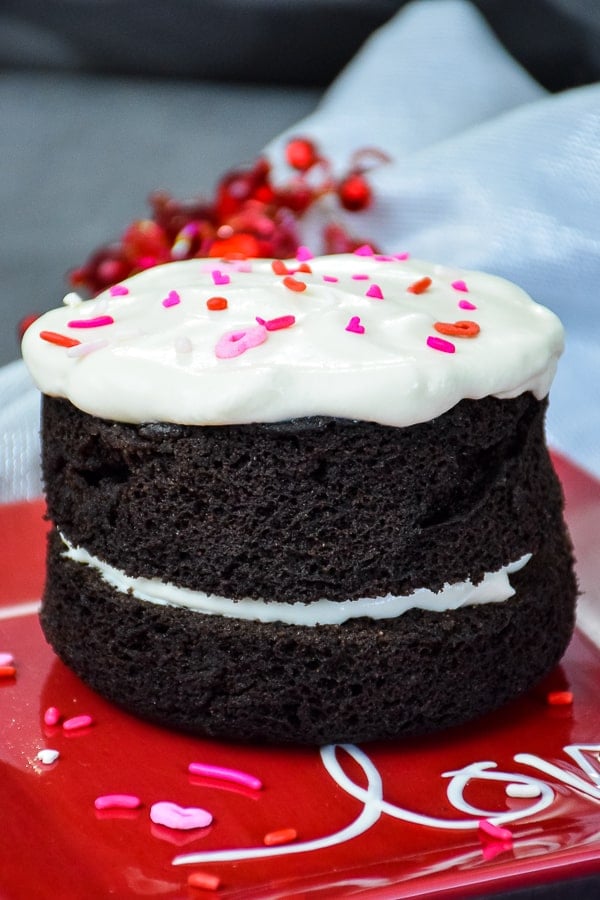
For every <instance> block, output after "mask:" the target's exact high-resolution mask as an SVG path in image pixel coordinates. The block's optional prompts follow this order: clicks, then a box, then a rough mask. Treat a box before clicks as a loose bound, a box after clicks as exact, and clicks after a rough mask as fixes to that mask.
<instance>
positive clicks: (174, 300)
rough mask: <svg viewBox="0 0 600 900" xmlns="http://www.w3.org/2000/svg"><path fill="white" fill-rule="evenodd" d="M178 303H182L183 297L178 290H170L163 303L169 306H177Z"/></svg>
mask: <svg viewBox="0 0 600 900" xmlns="http://www.w3.org/2000/svg"><path fill="white" fill-rule="evenodd" d="M178 303H181V297H180V296H179V294H178V293H177V291H169V293H168V295H167V296H166V297H165V299H164V300H163V301H162V305H163V306H165V307H167V308H168V307H169V306H177V304H178Z"/></svg>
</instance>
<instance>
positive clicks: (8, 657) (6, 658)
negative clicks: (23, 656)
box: [0, 651, 15, 666]
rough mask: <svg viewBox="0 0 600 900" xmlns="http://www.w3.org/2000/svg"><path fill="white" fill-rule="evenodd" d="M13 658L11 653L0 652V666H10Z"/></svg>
mask: <svg viewBox="0 0 600 900" xmlns="http://www.w3.org/2000/svg"><path fill="white" fill-rule="evenodd" d="M14 661H15V658H14V656H13V655H12V653H9V652H8V651H7V652H6V653H0V666H12V664H13V663H14Z"/></svg>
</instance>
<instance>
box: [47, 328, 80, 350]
mask: <svg viewBox="0 0 600 900" xmlns="http://www.w3.org/2000/svg"><path fill="white" fill-rule="evenodd" d="M40 337H41V339H42V340H43V341H48V343H49V344H57V345H58V346H59V347H76V346H77V344H80V343H81V341H77V340H76V339H75V338H72V337H67V335H66V334H59V333H58V331H40Z"/></svg>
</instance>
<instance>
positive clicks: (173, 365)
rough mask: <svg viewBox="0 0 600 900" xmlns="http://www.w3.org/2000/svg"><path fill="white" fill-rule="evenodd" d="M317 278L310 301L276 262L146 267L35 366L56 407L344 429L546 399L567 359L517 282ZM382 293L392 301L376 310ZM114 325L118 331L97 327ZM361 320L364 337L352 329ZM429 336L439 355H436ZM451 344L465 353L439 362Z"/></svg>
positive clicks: (338, 269) (417, 265)
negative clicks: (355, 422) (348, 422)
mask: <svg viewBox="0 0 600 900" xmlns="http://www.w3.org/2000/svg"><path fill="white" fill-rule="evenodd" d="M308 264H309V266H310V268H311V269H312V272H311V273H305V272H297V273H296V274H295V275H294V276H293V277H294V280H295V281H296V282H299V281H301V282H303V283H304V284H306V289H305V290H302V291H295V290H292V289H290V288H289V287H286V285H285V283H284V277H283V276H281V275H276V274H275V273H274V272H273V270H272V267H271V262H270V261H269V260H252V261H243V262H225V261H221V260H214V261H212V260H205V259H194V260H189V261H184V262H175V263H169V264H167V265H163V266H157V267H155V268H152V269H148V270H147V271H145V272H142V273H140V274H139V275H136V276H134V277H133V278H130V279H128V280H127V281H125V282H123V284H122V285H119V289H118V290H119V292H118V293H117V294H116V295H114V296H113V295H111V292H109V291H105V292H104V293H103V294H101V295H99V296H98V297H97V298H96V299H95V300H88V301H82V302H81V303H80V304H79V305H77V304H76V299H74V296H73V294H69V295H67V303H66V305H63V307H62V308H60V309H56V310H52V311H51V312H48V313H46V314H44V315H43V316H41V317H40V318H39V319H37V320H36V321H35V322H34V323H33V325H31V326H30V328H29V329H28V331H27V332H26V334H25V337H24V340H23V355H24V357H25V361H26V363H27V366H28V368H29V370H30V372H31V374H32V376H33V378H34V380H35V382H36V383H37V385H38V387H39V388H40V389H41V390H42V391H43V392H44V393H46V394H49V395H52V396H58V397H66V398H68V399H69V400H70V401H71V402H72V403H73V404H74V405H75V406H77V407H79V408H80V409H82V410H84V411H85V412H88V413H91V414H93V415H97V416H100V417H102V418H106V419H114V420H118V421H123V422H133V423H136V422H152V421H164V422H178V423H181V424H190V425H216V424H243V423H251V422H275V421H284V420H287V419H290V418H295V417H301V416H310V415H331V416H339V417H343V418H348V419H362V420H365V421H374V422H379V423H381V424H384V425H393V426H405V425H411V424H415V423H417V422H423V421H427V420H430V419H432V418H434V417H436V416H438V415H440V414H441V413H443V412H445V411H446V410H448V409H450V408H451V407H453V406H454V405H455V404H456V403H458V402H459V401H460V400H461V399H464V398H473V399H479V398H482V397H485V396H490V395H492V396H495V397H501V398H509V397H515V396H518V395H519V394H521V393H523V392H524V391H528V390H530V391H532V392H533V393H534V394H535V396H536V397H538V399H539V398H542V397H544V396H545V395H546V394H547V393H548V390H549V387H550V383H551V381H552V378H553V376H554V372H555V368H556V362H557V359H558V357H559V356H560V354H561V352H562V349H563V330H562V326H561V324H560V322H559V320H558V319H557V318H556V316H555V315H554V314H553V313H551V312H550V311H549V310H547V309H545V308H544V307H542V306H540V305H538V304H536V303H534V301H533V300H531V298H530V297H529V296H528V295H527V294H526V293H525V292H524V291H522V290H521V289H520V288H518V287H516V286H515V285H513V284H511V283H510V282H508V281H505V280H504V279H501V278H498V277H496V276H492V275H487V274H483V273H479V272H465V271H459V270H456V269H448V268H445V267H442V266H437V265H433V264H431V263H426V262H421V261H417V260H399V259H395V258H391V257H386V258H382V257H377V256H373V255H358V254H344V255H339V256H329V257H320V258H317V259H310V260H309V263H308ZM287 265H288V267H289V268H290V269H295V268H297V267H298V265H299V263H297V262H296V261H292V262H288V263H287ZM353 276H354V277H353ZM356 276H366V277H362V278H361V277H356ZM424 277H429V278H431V280H432V282H431V285H430V286H429V287H428V288H427V289H426V290H425V291H424V292H422V293H411V292H409V291H407V288H408V287H409V286H411V285H412V284H414V283H415V282H417V281H419V280H420V279H422V278H424ZM331 278H333V279H337V280H329V279H331ZM453 284H454V285H458V287H457V286H454V287H453ZM374 286H376V287H374ZM465 287H466V288H467V290H465ZM370 288H372V289H373V290H372V293H375V295H377V293H380V294H381V295H382V297H383V299H379V298H378V297H377V296H367V291H368V290H369V289H370ZM377 288H378V289H379V291H377ZM113 290H114V289H113ZM125 291H127V292H125ZM215 296H219V297H224V298H225V299H226V300H227V304H228V305H227V308H226V309H221V310H211V309H208V308H207V306H206V302H207V300H209V298H211V297H215ZM165 301H166V302H165ZM461 302H462V304H463V305H462V306H460V305H459V304H461ZM465 303H467V304H470V305H471V306H473V307H475V308H473V309H471V308H465V306H464V304H465ZM284 316H286V317H290V316H293V317H294V319H295V321H294V323H293V324H292V325H290V326H289V327H283V328H279V329H277V330H269V329H268V327H267V328H265V327H264V326H262V327H261V326H260V325H258V324H257V317H259V318H260V319H262V320H265V321H267V323H268V322H269V320H273V319H279V318H281V317H284ZM107 317H108V319H109V320H110V319H112V320H113V321H112V323H110V324H100V323H101V322H102V321H107ZM357 317H358V319H357ZM352 320H353V321H354V325H355V330H350V331H349V330H347V326H348V324H349V323H350V322H351V321H352ZM464 320H469V321H472V322H476V323H477V325H479V327H480V331H479V333H478V334H477V335H476V336H475V337H455V336H451V335H450V336H448V335H447V334H440V333H439V332H438V331H437V330H436V329H435V328H434V323H436V322H439V321H441V322H445V323H455V322H456V321H464ZM74 321H75V323H76V324H75V325H73V324H70V323H72V322H74ZM288 321H289V320H288ZM82 322H83V323H84V324H87V323H90V325H91V327H82V324H81V323H82ZM95 322H96V323H97V324H94V323H95ZM361 328H364V331H363V332H361ZM250 329H252V331H251V332H250V334H249V335H248V334H246V336H245V337H242V338H241V339H240V334H242V333H243V332H247V331H248V330H250ZM43 331H45V332H54V333H58V334H59V335H63V336H67V337H69V338H71V339H75V340H77V341H79V343H78V344H77V345H76V346H73V347H72V348H65V347H63V346H59V345H57V344H55V343H51V342H48V341H47V340H44V339H42V338H40V332H43ZM232 333H233V335H234V337H233V339H232V338H231V335H232ZM431 338H433V339H434V341H433V343H434V345H435V344H436V342H437V343H438V347H436V346H431V341H430V343H429V344H428V339H431ZM245 341H248V342H249V343H250V344H252V346H249V347H248V349H246V350H245V352H242V353H240V354H239V355H235V356H231V357H226V358H221V357H220V356H218V355H217V352H219V351H217V347H218V346H219V347H221V348H223V347H225V352H227V351H228V349H229V350H231V349H232V348H233V350H234V351H235V350H239V349H240V348H241V347H242V346H244V342H245ZM440 341H442V342H446V345H445V346H446V348H447V349H451V347H450V348H449V347H448V344H450V345H451V346H452V347H454V352H444V351H443V350H442V349H439V342H440ZM234 345H235V346H234ZM442 346H444V345H442Z"/></svg>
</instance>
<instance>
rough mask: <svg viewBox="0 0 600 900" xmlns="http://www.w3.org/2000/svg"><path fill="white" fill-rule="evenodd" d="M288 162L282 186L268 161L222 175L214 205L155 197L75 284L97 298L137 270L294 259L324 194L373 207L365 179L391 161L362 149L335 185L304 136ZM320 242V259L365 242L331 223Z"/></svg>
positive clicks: (73, 276)
mask: <svg viewBox="0 0 600 900" xmlns="http://www.w3.org/2000/svg"><path fill="white" fill-rule="evenodd" d="M285 158H286V162H287V164H288V165H289V166H290V168H291V169H292V170H293V174H292V176H291V177H290V179H289V180H288V181H287V182H285V183H284V184H282V185H274V184H273V181H272V171H271V166H270V164H269V162H268V161H267V160H266V159H264V158H259V159H258V160H257V161H256V162H255V163H254V165H253V166H252V167H251V168H249V169H247V170H242V169H240V170H235V171H233V172H230V173H229V174H227V175H225V176H224V177H223V178H222V179H221V181H220V182H219V184H218V185H217V188H216V191H215V196H214V198H213V199H212V200H211V201H207V200H202V199H196V200H190V201H181V200H176V199H174V198H173V197H171V196H170V195H169V194H168V193H166V192H164V191H157V192H155V193H153V194H152V195H151V196H150V198H149V202H150V206H151V215H150V217H149V218H147V219H142V220H138V221H135V222H133V223H132V224H131V225H129V227H128V228H127V229H126V230H125V232H124V234H123V235H122V237H121V239H120V240H119V241H117V242H115V243H112V244H108V245H105V246H103V247H100V248H99V249H98V250H96V251H95V252H94V253H92V255H91V256H90V257H89V259H88V260H87V262H86V263H85V264H84V265H83V266H80V267H79V268H77V269H75V270H74V271H72V272H71V273H70V275H69V281H70V284H71V285H72V286H73V287H74V288H76V289H78V290H80V289H83V290H84V291H87V292H89V293H91V294H92V295H93V294H97V293H99V292H100V291H102V290H104V289H105V288H107V287H109V286H110V285H113V284H115V283H116V282H118V281H121V280H122V279H124V278H127V277H128V276H129V275H133V274H134V273H135V272H139V271H141V270H143V269H148V268H150V267H151V266H155V265H159V264H161V263H166V262H173V261H175V260H182V259H192V258H194V257H207V256H209V257H218V258H223V257H229V258H243V257H251V256H256V257H267V258H276V259H285V258H287V257H291V256H294V254H295V253H296V250H297V248H298V246H299V244H300V237H299V235H298V229H297V225H298V221H299V220H300V219H301V217H302V216H303V215H304V214H305V213H306V212H307V211H308V210H309V209H310V208H311V207H312V206H313V205H314V204H315V203H317V202H318V201H320V200H322V199H323V198H324V197H325V196H330V197H333V198H334V200H335V201H336V203H337V204H338V205H339V206H341V207H342V208H343V209H345V210H348V211H350V212H359V211H361V210H364V209H366V208H368V207H369V206H370V204H371V203H372V199H373V197H372V190H371V188H370V186H369V184H368V181H367V179H366V177H365V174H366V172H367V171H368V170H369V169H371V168H372V167H373V166H374V165H377V164H380V163H382V162H386V161H387V157H386V156H385V155H384V154H383V153H380V152H379V151H377V150H371V149H367V150H361V151H358V152H357V153H356V154H355V155H354V157H353V158H352V161H351V166H350V170H349V171H348V172H347V174H346V175H344V176H343V177H342V178H340V179H336V178H335V177H334V176H333V175H332V172H331V166H330V164H329V162H328V161H327V159H325V157H323V156H321V155H320V154H319V152H318V150H317V148H316V146H315V144H314V143H313V142H312V141H310V140H308V139H306V138H294V139H292V140H290V141H289V142H288V144H287V146H286V148H285ZM322 242H323V248H322V252H323V253H346V252H351V251H353V250H355V249H356V248H357V247H358V246H360V245H361V244H363V243H364V242H365V241H364V239H362V238H361V239H355V238H353V237H352V236H350V235H349V234H348V233H347V231H346V229H345V228H344V227H343V226H342V225H341V224H339V223H337V222H335V221H328V222H326V223H325V224H324V226H323V234H322Z"/></svg>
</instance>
